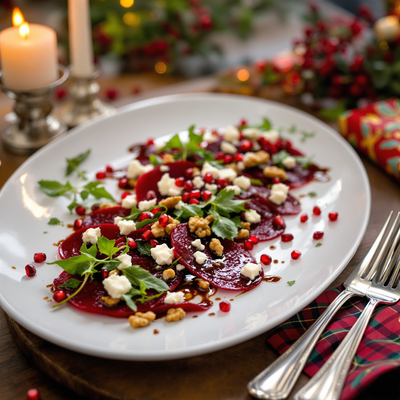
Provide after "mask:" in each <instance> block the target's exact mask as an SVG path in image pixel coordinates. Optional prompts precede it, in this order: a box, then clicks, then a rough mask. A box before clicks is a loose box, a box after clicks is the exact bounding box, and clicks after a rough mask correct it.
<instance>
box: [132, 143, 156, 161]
mask: <svg viewBox="0 0 400 400" xmlns="http://www.w3.org/2000/svg"><path fill="white" fill-rule="evenodd" d="M129 151H131V152H132V153H133V155H134V158H135V159H136V160H139V161H140V163H141V164H143V165H147V164H150V160H149V156H150V154H154V153H155V152H156V148H155V146H154V145H150V146H148V145H147V144H137V145H134V146H132V147H131V148H130V149H129Z"/></svg>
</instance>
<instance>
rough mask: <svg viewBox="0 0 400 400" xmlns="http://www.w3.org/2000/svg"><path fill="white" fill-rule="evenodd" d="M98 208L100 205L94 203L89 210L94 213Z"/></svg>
mask: <svg viewBox="0 0 400 400" xmlns="http://www.w3.org/2000/svg"><path fill="white" fill-rule="evenodd" d="M99 208H100V204H99V203H94V204H93V205H92V207H90V209H91V210H92V211H96V210H98V209H99Z"/></svg>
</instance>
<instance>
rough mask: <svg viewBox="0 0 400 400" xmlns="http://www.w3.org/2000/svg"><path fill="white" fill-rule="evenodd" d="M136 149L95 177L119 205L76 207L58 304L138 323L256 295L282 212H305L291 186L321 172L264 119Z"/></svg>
mask: <svg viewBox="0 0 400 400" xmlns="http://www.w3.org/2000/svg"><path fill="white" fill-rule="evenodd" d="M131 151H132V157H133V160H132V161H131V162H130V163H129V165H127V166H126V168H125V169H123V170H119V171H114V170H113V168H112V167H111V166H109V165H108V166H107V167H106V170H105V172H104V173H98V174H97V175H96V176H97V179H98V180H102V179H107V178H112V179H114V180H115V179H116V182H117V183H116V184H117V185H118V190H120V191H121V195H120V201H115V202H107V203H99V204H96V205H95V206H94V207H92V211H91V212H90V213H87V214H85V215H81V214H82V213H83V212H82V209H83V210H85V209H84V208H83V207H82V206H81V205H79V204H77V206H78V207H79V206H80V208H79V210H77V212H78V211H79V213H78V214H79V215H81V217H80V218H78V219H77V220H76V221H75V223H74V233H73V234H72V235H70V236H69V237H67V238H66V239H65V240H64V241H63V242H62V243H61V244H60V246H59V256H60V260H58V261H54V262H53V263H51V264H58V265H59V266H61V267H62V268H63V269H64V271H63V272H62V273H61V275H60V276H59V277H58V278H56V279H55V280H54V283H53V287H54V290H55V294H54V299H55V300H56V302H57V304H56V306H59V305H61V304H64V303H67V302H68V303H69V304H70V305H71V306H72V307H75V308H78V309H79V310H82V311H87V312H90V313H95V314H102V315H107V316H112V317H118V318H127V317H128V318H129V322H130V324H131V326H132V327H134V328H139V327H144V326H147V325H149V324H150V323H151V322H152V321H153V320H154V319H156V318H157V316H160V317H164V316H165V318H166V321H168V322H173V321H179V320H180V319H182V318H184V317H185V315H186V312H189V311H196V312H200V311H205V310H207V309H209V308H210V307H211V306H212V304H213V302H212V295H214V294H215V293H216V290H218V289H224V290H229V291H235V292H243V291H249V290H256V288H257V286H258V285H260V284H261V282H262V281H263V276H264V271H263V268H262V264H269V263H271V257H269V256H268V255H263V256H262V257H261V259H260V260H256V259H255V258H254V256H253V255H252V254H251V250H252V249H253V247H254V246H255V245H256V244H257V243H260V242H265V241H268V240H272V239H274V238H277V237H279V236H281V235H282V234H284V232H285V229H286V224H285V220H284V217H285V216H288V215H297V214H299V213H300V212H301V205H300V202H299V200H297V199H296V198H295V197H294V196H292V195H291V193H290V192H289V191H290V189H291V188H297V187H300V186H302V185H305V184H307V183H308V182H310V181H311V180H312V179H313V175H314V173H315V171H318V170H319V169H318V168H316V166H315V165H313V164H311V159H310V158H308V157H306V156H304V155H303V154H302V153H301V152H300V151H299V150H297V149H294V148H293V147H292V145H291V143H290V142H289V141H287V140H284V139H282V138H281V137H280V135H279V132H278V130H275V129H270V128H269V127H267V126H265V122H264V124H263V125H262V126H258V127H252V126H248V125H247V124H243V123H242V124H241V125H240V126H233V125H231V126H227V127H226V128H223V129H218V130H202V131H198V130H197V131H196V130H195V128H194V126H192V127H190V128H189V130H188V132H187V134H185V135H184V134H182V135H178V134H176V135H174V136H172V137H170V138H169V139H168V140H166V141H164V142H162V143H161V142H159V143H158V144H155V143H154V141H152V140H149V141H148V143H147V144H146V145H141V144H139V145H135V146H133V147H132V148H131ZM88 187H89V191H90V188H91V186H90V185H89V186H88ZM93 187H94V188H96V187H97V186H96V185H95V184H93ZM50 195H51V194H50ZM107 198H109V197H107ZM290 236H292V235H290V234H284V237H285V240H286V241H287V240H288V238H290ZM196 296H197V298H198V297H200V298H202V301H201V302H194V301H192V300H193V299H194V298H195V297H196ZM229 309H230V307H229V308H228V307H225V309H224V311H227V310H228V311H229Z"/></svg>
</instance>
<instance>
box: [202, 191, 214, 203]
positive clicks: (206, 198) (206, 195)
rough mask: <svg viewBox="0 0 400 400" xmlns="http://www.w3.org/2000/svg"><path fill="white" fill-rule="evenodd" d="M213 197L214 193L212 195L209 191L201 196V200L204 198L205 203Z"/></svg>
mask: <svg viewBox="0 0 400 400" xmlns="http://www.w3.org/2000/svg"><path fill="white" fill-rule="evenodd" d="M211 196H212V193H211V192H210V191H209V190H205V191H204V192H203V194H202V195H201V198H202V199H203V200H204V201H207V200H210V199H211Z"/></svg>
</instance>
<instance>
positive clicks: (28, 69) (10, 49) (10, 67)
mask: <svg viewBox="0 0 400 400" xmlns="http://www.w3.org/2000/svg"><path fill="white" fill-rule="evenodd" d="M13 25H14V27H11V28H7V29H4V30H3V31H2V32H0V59H1V69H2V72H3V76H2V83H3V85H4V86H7V87H9V88H10V89H14V90H32V89H39V88H42V87H46V86H48V85H49V84H50V83H52V82H54V81H56V80H57V79H58V61H57V36H56V33H55V32H54V30H53V29H51V28H48V27H46V26H42V25H36V24H30V25H28V23H27V22H24V18H23V16H22V14H21V13H20V11H19V10H18V9H14V12H13Z"/></svg>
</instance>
